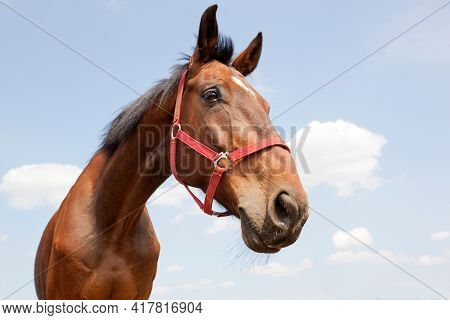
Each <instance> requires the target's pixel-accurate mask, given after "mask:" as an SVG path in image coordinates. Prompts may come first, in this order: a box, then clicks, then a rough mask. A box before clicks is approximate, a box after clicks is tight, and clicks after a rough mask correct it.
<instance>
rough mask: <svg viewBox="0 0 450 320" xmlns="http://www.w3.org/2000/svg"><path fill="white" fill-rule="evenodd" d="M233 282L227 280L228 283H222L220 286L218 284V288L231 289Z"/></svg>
mask: <svg viewBox="0 0 450 320" xmlns="http://www.w3.org/2000/svg"><path fill="white" fill-rule="evenodd" d="M234 285H235V284H234V282H233V281H231V280H228V281H224V282H222V283H221V284H220V286H221V287H222V288H231V287H234Z"/></svg>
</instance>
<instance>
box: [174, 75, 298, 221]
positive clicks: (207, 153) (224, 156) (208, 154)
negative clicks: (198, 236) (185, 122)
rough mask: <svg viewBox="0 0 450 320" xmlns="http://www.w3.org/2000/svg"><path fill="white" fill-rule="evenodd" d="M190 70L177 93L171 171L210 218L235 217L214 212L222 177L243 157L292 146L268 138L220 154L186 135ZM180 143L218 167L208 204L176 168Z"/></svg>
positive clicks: (181, 80)
mask: <svg viewBox="0 0 450 320" xmlns="http://www.w3.org/2000/svg"><path fill="white" fill-rule="evenodd" d="M188 70H189V69H188V68H186V70H184V72H183V74H182V76H181V78H180V81H179V83H178V91H177V100H176V103H175V111H174V114H173V123H172V129H171V139H170V170H171V171H172V174H173V176H174V177H175V179H177V180H178V182H179V183H181V184H182V185H183V186H184V187H185V188H186V190H187V191H188V192H189V194H190V195H191V196H192V198H193V199H194V200H195V202H196V203H197V204H198V206H199V207H200V209H202V211H203V212H205V213H206V214H209V215H215V216H217V217H225V216H229V215H232V213H231V212H229V211H226V212H215V211H213V210H212V202H213V200H214V194H215V193H216V189H217V186H218V185H219V182H220V179H221V178H222V175H223V174H224V173H225V171H227V170H228V169H230V167H231V165H232V163H233V162H235V161H238V160H240V159H242V158H245V157H248V156H249V155H251V154H253V153H256V152H258V151H260V150H262V149H265V148H269V147H272V146H279V147H282V148H284V149H287V150H288V151H290V150H289V147H288V146H287V145H286V143H284V141H283V140H282V139H281V138H280V137H279V136H278V135H276V136H272V137H269V138H266V139H263V140H261V141H259V142H257V143H254V144H250V145H247V146H245V147H243V148H239V149H236V150H234V151H232V152H219V153H218V152H216V151H214V150H212V149H210V148H209V147H207V146H205V145H204V144H202V143H201V142H199V141H197V140H195V139H194V138H192V137H191V136H190V135H188V134H187V133H186V132H184V131H183V130H182V128H181V124H180V114H181V103H182V99H183V90H184V82H185V80H186V75H187V73H188ZM177 140H180V141H181V142H183V143H184V144H185V145H187V146H188V147H190V148H191V149H192V150H194V151H195V152H197V153H199V154H201V155H202V156H203V157H205V158H207V159H209V160H210V161H211V162H213V164H214V170H213V172H212V173H211V177H210V180H209V184H208V188H207V190H206V197H205V201H204V203H202V201H201V200H200V199H199V198H198V197H197V196H196V195H195V194H194V193H193V192H192V191H191V189H189V186H188V185H187V184H186V183H185V182H184V181H183V180H181V178H180V177H179V176H178V173H177V169H176V165H175V161H176V159H175V156H176V151H177ZM221 160H226V161H227V165H226V166H225V167H222V166H221V165H220V161H221Z"/></svg>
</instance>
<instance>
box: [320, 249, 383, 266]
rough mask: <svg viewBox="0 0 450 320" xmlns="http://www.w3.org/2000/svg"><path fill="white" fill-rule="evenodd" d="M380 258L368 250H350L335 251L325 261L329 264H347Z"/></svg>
mask: <svg viewBox="0 0 450 320" xmlns="http://www.w3.org/2000/svg"><path fill="white" fill-rule="evenodd" d="M380 259H381V258H380V257H378V256H377V255H375V254H374V253H372V252H370V251H359V252H354V251H352V250H344V251H337V252H335V253H333V254H331V255H330V256H329V257H328V258H327V259H326V262H327V263H329V264H349V263H357V262H372V263H373V262H381V260H380Z"/></svg>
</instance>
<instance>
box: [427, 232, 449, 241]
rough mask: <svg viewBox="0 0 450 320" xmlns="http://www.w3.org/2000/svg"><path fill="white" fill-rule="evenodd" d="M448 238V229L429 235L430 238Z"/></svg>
mask: <svg viewBox="0 0 450 320" xmlns="http://www.w3.org/2000/svg"><path fill="white" fill-rule="evenodd" d="M449 238H450V231H439V232H435V233H433V234H432V235H431V236H430V240H447V239H449Z"/></svg>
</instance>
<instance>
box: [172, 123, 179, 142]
mask: <svg viewBox="0 0 450 320" xmlns="http://www.w3.org/2000/svg"><path fill="white" fill-rule="evenodd" d="M175 128H176V129H178V130H177V132H178V131H180V130H181V124H179V123H177V124H173V125H172V130H170V137H171V138H172V139H175V135H176V133H175V134H174V132H175Z"/></svg>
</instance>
